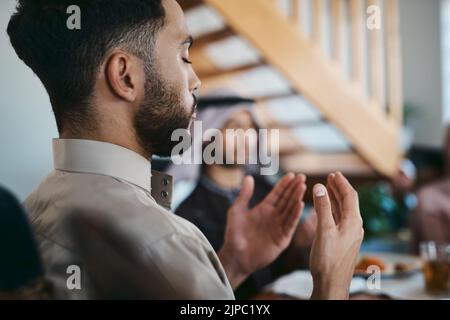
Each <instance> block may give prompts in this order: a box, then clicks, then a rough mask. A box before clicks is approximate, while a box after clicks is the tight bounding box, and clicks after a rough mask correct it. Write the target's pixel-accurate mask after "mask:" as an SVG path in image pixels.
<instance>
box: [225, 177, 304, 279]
mask: <svg viewBox="0 0 450 320" xmlns="http://www.w3.org/2000/svg"><path fill="white" fill-rule="evenodd" d="M305 179H306V178H305V176H304V175H299V176H295V175H294V174H288V175H286V176H284V177H283V178H282V179H281V180H280V181H279V182H278V183H277V185H276V186H275V187H274V188H273V189H272V191H271V192H270V193H269V194H268V195H267V196H266V197H265V198H264V200H263V201H261V202H260V203H259V204H257V205H256V206H255V207H254V208H253V209H249V208H248V203H249V201H250V199H251V197H252V195H253V190H254V180H253V178H252V177H246V178H245V180H244V184H243V186H242V189H241V192H240V194H239V196H238V198H237V199H236V200H235V202H234V203H233V205H232V206H231V208H230V209H229V210H228V217H227V226H226V230H225V240H224V245H223V247H222V249H221V250H220V252H219V257H220V260H221V262H222V265H223V267H224V269H225V271H226V273H227V276H228V278H229V280H230V283H231V285H232V287H233V288H236V287H237V286H238V285H239V284H240V283H241V282H242V281H244V280H245V278H246V277H248V276H249V275H250V274H251V273H253V272H255V271H257V270H259V269H261V268H263V267H265V266H266V265H268V264H270V263H271V262H272V261H273V260H275V259H276V258H277V257H278V255H279V254H280V253H281V252H282V251H283V250H284V249H286V247H287V246H288V245H289V243H290V241H291V239H292V235H293V233H294V231H295V229H296V227H297V224H298V221H299V218H300V214H301V212H302V210H303V207H304V203H303V201H302V199H303V195H304V193H305V190H306V185H305Z"/></svg>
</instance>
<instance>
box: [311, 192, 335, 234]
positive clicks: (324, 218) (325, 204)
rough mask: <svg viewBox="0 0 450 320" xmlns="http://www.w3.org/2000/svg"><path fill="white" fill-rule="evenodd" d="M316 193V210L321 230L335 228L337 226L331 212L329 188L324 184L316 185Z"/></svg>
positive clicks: (318, 225)
mask: <svg viewBox="0 0 450 320" xmlns="http://www.w3.org/2000/svg"><path fill="white" fill-rule="evenodd" d="M313 193H314V209H315V210H316V213H317V220H318V224H317V227H318V228H319V229H326V228H333V227H335V226H336V224H335V222H334V218H333V213H332V212H331V203H330V198H329V197H328V192H327V188H325V186H324V185H322V184H316V185H315V186H314V189H313Z"/></svg>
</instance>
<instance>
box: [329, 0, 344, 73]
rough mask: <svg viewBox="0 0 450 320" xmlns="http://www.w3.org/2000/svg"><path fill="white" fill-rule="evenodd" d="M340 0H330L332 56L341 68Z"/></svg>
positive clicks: (341, 23)
mask: <svg viewBox="0 0 450 320" xmlns="http://www.w3.org/2000/svg"><path fill="white" fill-rule="evenodd" d="M342 26H343V19H342V1H341V0H331V27H332V42H333V47H332V56H333V59H334V60H336V62H337V63H338V64H339V66H340V67H341V68H342V29H343V28H342Z"/></svg>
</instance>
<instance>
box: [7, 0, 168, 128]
mask: <svg viewBox="0 0 450 320" xmlns="http://www.w3.org/2000/svg"><path fill="white" fill-rule="evenodd" d="M71 5H77V6H78V7H79V8H80V12H81V15H80V16H81V28H80V29H73V30H71V29H69V28H68V27H67V20H68V19H69V17H70V16H71V14H70V13H67V8H68V7H69V6H71ZM164 17H165V12H164V8H163V5H162V0H18V4H17V9H16V12H15V13H14V14H13V15H12V17H11V19H10V21H9V24H8V29H7V32H8V35H9V38H10V41H11V44H12V46H13V47H14V49H15V51H16V53H17V55H18V56H19V58H20V59H22V60H23V62H25V64H26V65H28V66H29V67H30V68H31V69H32V70H33V71H34V73H35V74H36V75H37V76H38V77H39V79H40V80H41V81H42V83H43V84H44V86H45V88H46V90H47V92H48V95H49V97H50V102H51V104H52V108H53V112H54V114H55V118H56V124H57V127H58V130H59V132H62V130H63V125H64V124H68V125H69V126H70V127H73V128H72V129H76V128H81V127H85V126H86V125H88V124H89V123H90V122H91V120H92V113H90V109H91V108H90V104H91V101H92V98H93V90H94V84H95V79H96V76H97V74H98V71H99V67H100V65H101V63H102V61H103V59H104V57H105V54H106V53H107V52H108V51H109V50H111V49H113V48H122V49H124V50H126V51H128V52H130V53H132V54H134V55H136V56H137V57H139V58H141V59H143V60H144V61H152V56H153V47H154V43H155V38H156V33H157V32H158V31H159V30H160V29H161V28H162V27H163V25H164Z"/></svg>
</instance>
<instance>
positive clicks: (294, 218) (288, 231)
mask: <svg viewBox="0 0 450 320" xmlns="http://www.w3.org/2000/svg"><path fill="white" fill-rule="evenodd" d="M304 208H305V203H304V202H303V201H299V202H296V203H295V205H294V207H293V208H292V210H291V213H290V214H289V215H288V217H287V219H286V221H285V222H284V232H285V235H286V236H287V237H289V238H291V237H292V235H293V234H294V232H295V230H296V229H297V226H298V223H299V222H300V216H301V215H302V212H303V209H304Z"/></svg>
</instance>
